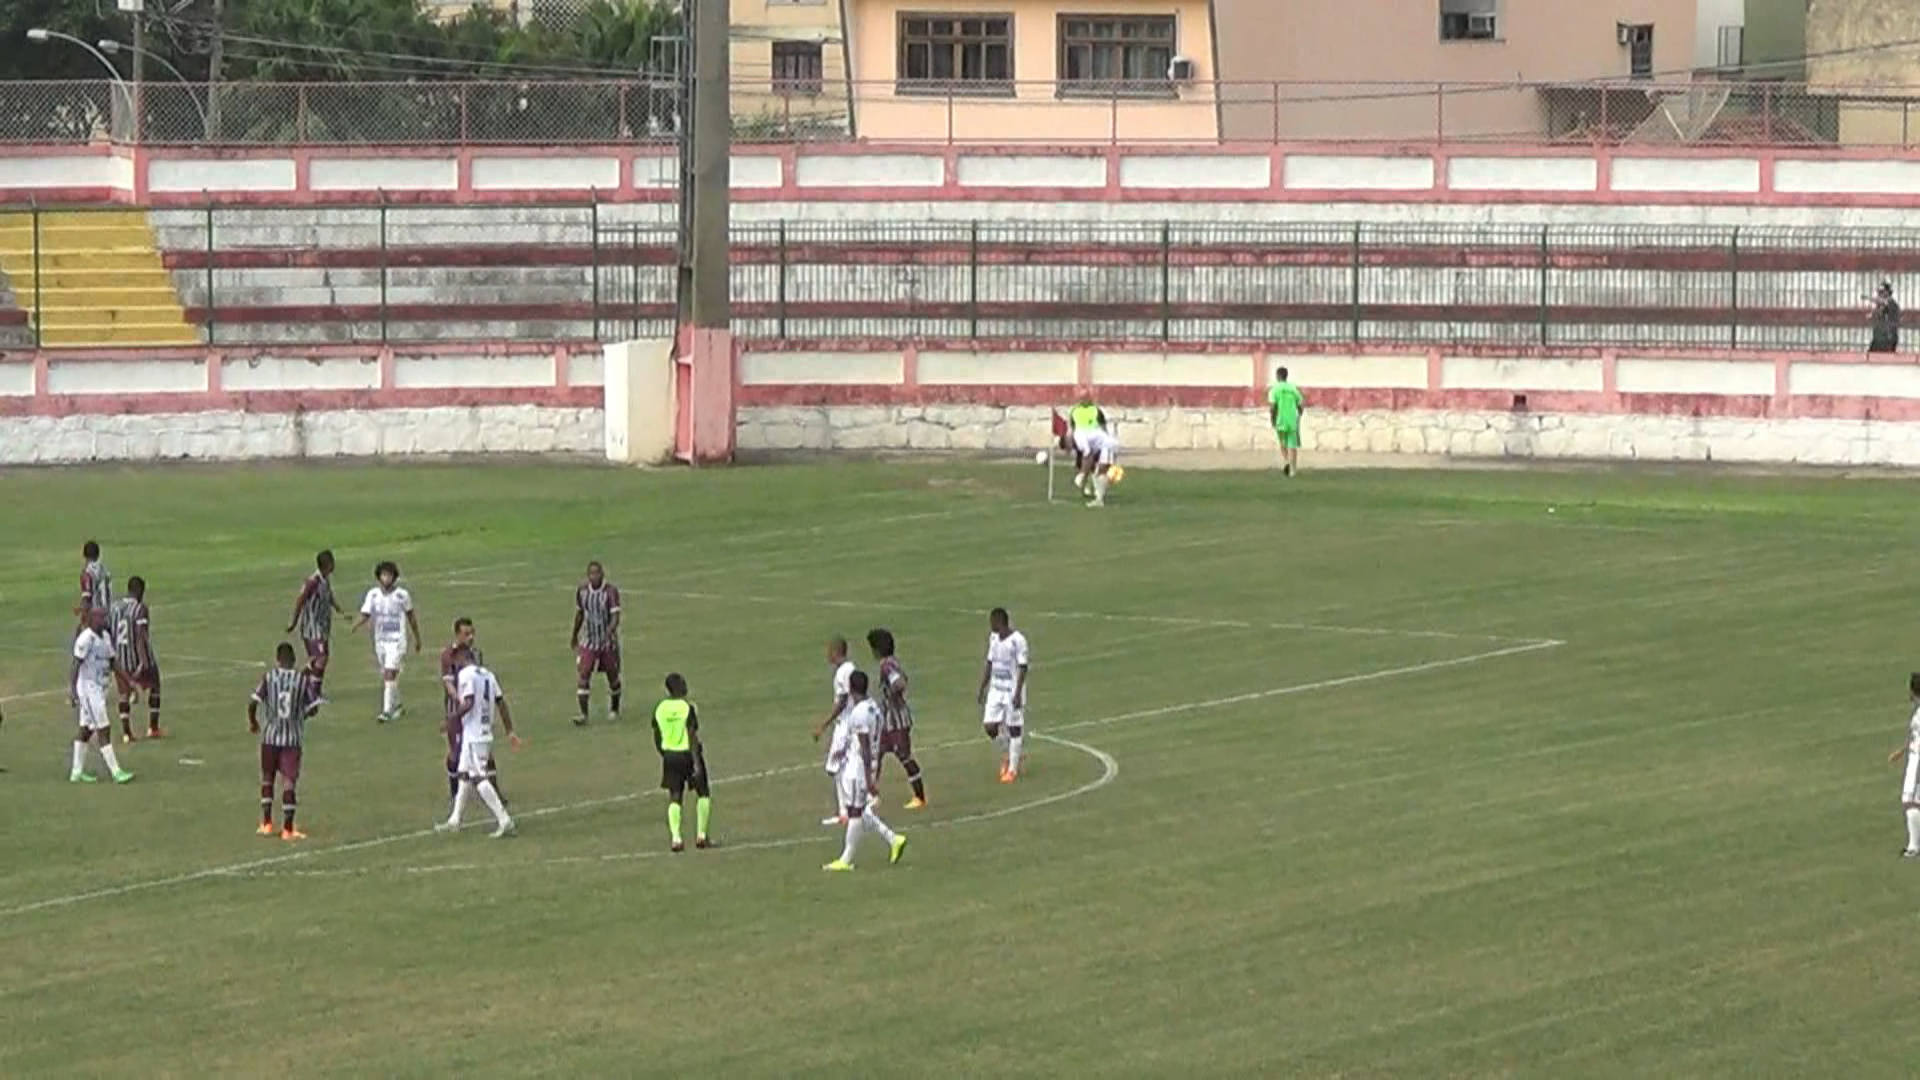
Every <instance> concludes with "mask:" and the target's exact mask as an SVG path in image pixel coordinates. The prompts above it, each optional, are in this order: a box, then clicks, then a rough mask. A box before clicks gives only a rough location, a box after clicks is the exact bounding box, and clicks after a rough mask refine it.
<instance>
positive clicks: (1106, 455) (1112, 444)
mask: <svg viewBox="0 0 1920 1080" xmlns="http://www.w3.org/2000/svg"><path fill="white" fill-rule="evenodd" d="M1073 448H1074V450H1076V451H1078V452H1079V454H1080V459H1081V461H1082V462H1083V463H1084V464H1085V466H1086V469H1087V471H1086V472H1085V473H1083V474H1082V475H1081V476H1077V477H1075V478H1074V480H1075V483H1076V484H1078V485H1079V487H1080V491H1081V494H1083V495H1087V496H1088V497H1089V501H1088V503H1087V505H1088V506H1105V505H1107V484H1108V470H1109V469H1111V468H1112V467H1113V463H1114V459H1116V458H1118V457H1119V456H1120V439H1119V437H1118V436H1116V435H1114V434H1113V432H1111V431H1108V430H1107V429H1106V428H1104V427H1088V428H1081V429H1079V430H1078V431H1075V432H1074V433H1073ZM1083 477H1084V479H1083Z"/></svg>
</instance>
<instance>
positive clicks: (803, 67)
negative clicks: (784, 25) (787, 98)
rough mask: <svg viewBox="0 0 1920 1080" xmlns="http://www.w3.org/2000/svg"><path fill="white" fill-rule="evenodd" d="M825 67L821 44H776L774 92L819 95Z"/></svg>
mask: <svg viewBox="0 0 1920 1080" xmlns="http://www.w3.org/2000/svg"><path fill="white" fill-rule="evenodd" d="M822 71H823V63H822V60H821V54H820V43H819V42H817V41H776V42H774V43H773V92H774V93H776V94H818V93H819V92H820V84H821V81H822Z"/></svg>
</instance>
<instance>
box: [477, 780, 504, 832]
mask: <svg viewBox="0 0 1920 1080" xmlns="http://www.w3.org/2000/svg"><path fill="white" fill-rule="evenodd" d="M478 787H479V790H480V801H481V802H483V803H486V804H487V809H489V810H491V811H493V820H494V822H495V823H497V824H500V825H505V824H506V823H507V822H508V821H509V820H510V819H509V818H508V817H507V808H506V807H504V806H502V805H500V793H499V792H498V791H495V790H494V788H493V781H491V780H482V781H480V783H479V785H478Z"/></svg>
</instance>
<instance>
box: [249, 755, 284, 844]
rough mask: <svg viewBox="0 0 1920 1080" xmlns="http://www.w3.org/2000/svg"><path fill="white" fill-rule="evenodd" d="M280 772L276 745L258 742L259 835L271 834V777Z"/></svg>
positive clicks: (257, 830)
mask: <svg viewBox="0 0 1920 1080" xmlns="http://www.w3.org/2000/svg"><path fill="white" fill-rule="evenodd" d="M279 774H280V750H279V748H278V747H274V746H268V745H267V744H266V743H261V744H260V827H259V828H258V829H256V830H254V831H255V832H258V833H259V834H260V835H261V836H272V835H273V778H274V777H276V776H278V775H279Z"/></svg>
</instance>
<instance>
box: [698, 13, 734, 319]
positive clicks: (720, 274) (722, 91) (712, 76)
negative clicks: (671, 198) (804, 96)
mask: <svg viewBox="0 0 1920 1080" xmlns="http://www.w3.org/2000/svg"><path fill="white" fill-rule="evenodd" d="M690 2H691V4H692V5H693V13H694V20H693V124H692V134H691V140H692V143H693V146H692V158H693V165H692V168H691V169H690V170H688V171H689V172H690V173H691V176H690V177H688V179H690V180H691V182H692V185H691V187H692V191H691V194H692V198H691V199H690V200H689V206H688V208H689V210H690V211H691V219H690V224H689V226H688V234H689V240H690V243H689V246H690V247H691V248H692V251H691V255H692V259H691V262H692V273H691V277H692V281H691V285H692V293H693V297H692V303H691V305H690V306H691V310H690V312H689V313H688V314H689V316H690V319H689V321H691V322H692V324H693V328H694V329H695V330H696V331H698V330H722V331H724V330H728V329H729V328H730V327H731V326H732V322H733V310H732V303H731V298H730V296H729V286H730V284H731V282H730V277H731V275H730V273H729V271H728V251H727V248H728V229H729V223H730V220H731V217H732V214H731V207H730V202H731V200H732V195H733V193H732V190H731V183H732V176H731V172H732V166H731V158H732V149H733V116H732V103H731V102H730V101H729V100H728V90H729V84H730V82H731V79H730V77H729V75H730V72H729V70H728V68H729V62H728V61H729V57H728V55H727V53H728V49H727V29H728V10H727V9H728V0H690Z"/></svg>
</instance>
